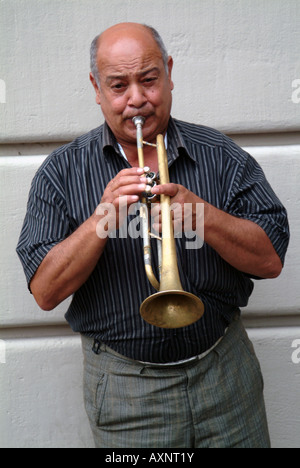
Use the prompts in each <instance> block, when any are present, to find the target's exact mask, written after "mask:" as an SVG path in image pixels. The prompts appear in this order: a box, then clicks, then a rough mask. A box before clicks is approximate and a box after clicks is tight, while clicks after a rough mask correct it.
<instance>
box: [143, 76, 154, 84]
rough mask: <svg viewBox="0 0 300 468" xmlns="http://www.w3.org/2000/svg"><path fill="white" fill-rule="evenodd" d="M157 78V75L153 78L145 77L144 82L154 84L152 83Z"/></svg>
mask: <svg viewBox="0 0 300 468" xmlns="http://www.w3.org/2000/svg"><path fill="white" fill-rule="evenodd" d="M156 80H157V78H155V77H152V78H145V80H144V83H146V84H152V83H154V81H156Z"/></svg>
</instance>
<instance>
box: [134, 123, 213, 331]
mask: <svg viewBox="0 0 300 468" xmlns="http://www.w3.org/2000/svg"><path fill="white" fill-rule="evenodd" d="M132 120H133V123H134V125H135V127H136V131H137V133H136V139H137V151H138V159H139V166H140V167H141V168H144V154H143V145H144V144H148V145H149V144H150V143H147V142H145V141H143V134H142V126H143V124H144V122H145V119H144V117H141V116H137V117H134V118H133V119H132ZM153 146H156V150H157V159H158V171H159V179H160V183H161V184H167V183H169V182H170V179H169V170H168V158H167V152H166V148H165V144H164V137H163V135H157V137H156V145H153ZM146 175H147V174H146ZM150 203H151V196H149V194H147V193H146V194H144V195H143V198H142V200H141V207H140V219H141V229H142V236H143V243H144V244H143V248H144V263H145V271H146V275H147V278H148V280H149V281H150V283H151V284H152V286H153V287H154V288H155V289H156V290H157V291H158V292H157V293H155V294H152V295H151V296H149V297H147V298H146V299H145V300H144V302H143V303H142V304H141V306H140V314H141V316H142V318H143V319H144V320H145V321H146V322H148V323H150V324H151V325H154V326H156V327H159V328H181V327H186V326H188V325H191V324H192V323H195V322H196V321H198V320H199V319H200V318H201V317H202V315H203V314H204V305H203V302H202V301H201V299H200V298H199V297H197V296H195V295H194V294H191V293H189V292H186V291H184V290H183V287H182V285H181V282H180V276H179V271H178V264H177V254H176V244H175V238H174V230H173V222H172V219H171V213H170V197H169V196H167V195H161V196H160V206H161V219H162V221H161V224H162V234H161V238H159V237H158V236H156V235H154V234H152V233H151V232H150V228H149V225H150V221H149V209H148V206H149V204H150ZM151 237H156V238H157V239H158V256H159V259H158V260H159V271H160V282H159V281H158V280H157V279H156V277H155V275H154V273H153V269H152V264H151V242H150V240H151Z"/></svg>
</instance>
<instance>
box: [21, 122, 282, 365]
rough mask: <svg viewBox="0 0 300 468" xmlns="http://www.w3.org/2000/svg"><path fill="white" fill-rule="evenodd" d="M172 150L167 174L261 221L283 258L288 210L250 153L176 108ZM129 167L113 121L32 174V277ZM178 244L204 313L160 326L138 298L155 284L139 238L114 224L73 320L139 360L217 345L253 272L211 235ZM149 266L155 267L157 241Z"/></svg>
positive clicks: (25, 239)
mask: <svg viewBox="0 0 300 468" xmlns="http://www.w3.org/2000/svg"><path fill="white" fill-rule="evenodd" d="M167 152H168V163H169V171H170V180H171V182H174V183H178V184H181V185H183V186H185V187H187V188H188V189H189V190H191V191H192V192H194V193H195V194H196V195H198V196H199V197H200V198H202V199H204V200H206V201H207V202H209V203H211V204H212V205H214V206H215V207H217V208H219V209H221V210H223V211H225V212H227V213H230V214H231V215H233V216H236V217H239V218H244V219H248V220H251V221H253V222H255V223H257V224H258V225H259V226H261V227H262V228H263V229H264V231H265V232H266V233H267V235H268V236H269V238H270V240H271V242H272V244H273V246H274V248H275V250H276V252H277V253H278V255H279V257H280V258H281V260H282V262H284V257H285V253H286V250H287V246H288V240H289V228H288V221H287V214H286V211H285V208H284V207H283V206H282V204H281V202H280V201H279V200H278V198H277V196H276V195H275V193H274V192H273V190H272V188H271V187H270V185H269V183H268V182H267V180H266V178H265V175H264V173H263V171H262V169H261V168H260V166H259V165H258V163H257V162H256V161H255V160H254V159H253V158H252V157H251V156H250V155H249V154H247V153H246V152H245V151H243V150H242V149H241V148H239V147H238V146H237V145H236V144H235V143H234V142H233V141H232V140H231V139H229V138H228V137H226V136H225V135H223V134H221V133H220V132H218V131H216V130H214V129H211V128H207V127H203V126H199V125H194V124H189V123H186V122H182V121H178V120H175V119H172V118H171V119H170V122H169V127H168V150H167ZM126 167H129V163H128V162H127V161H126V160H125V159H124V157H123V156H122V154H121V153H120V148H119V147H118V144H117V142H116V140H115V138H114V136H113V134H112V132H111V131H110V129H109V127H108V126H107V124H104V125H102V126H100V127H99V128H96V129H94V130H92V131H91V132H89V133H88V134H86V135H83V136H81V137H79V138H77V139H76V140H75V141H73V142H72V143H70V144H68V145H65V146H63V147H61V148H59V149H57V150H56V151H54V152H53V153H52V154H51V155H50V156H49V157H48V158H47V159H46V160H45V162H44V163H43V164H42V166H41V167H40V169H39V170H38V172H37V174H36V176H35V177H34V179H33V182H32V186H31V190H30V194H29V201H28V207H27V213H26V217H25V220H24V225H23V229H22V232H21V235H20V239H19V243H18V247H17V253H18V255H19V257H20V260H21V262H22V264H23V267H24V271H25V275H26V278H27V282H28V284H29V285H30V281H31V278H32V277H33V275H34V273H35V272H36V270H37V268H38V267H39V265H40V263H41V262H42V260H43V258H44V257H45V256H46V255H47V253H48V252H49V251H50V249H52V247H54V246H55V245H56V244H58V243H59V242H61V241H62V240H63V239H65V238H66V237H67V236H69V235H70V234H71V233H72V232H74V231H75V230H76V229H77V228H78V227H79V226H80V225H81V224H82V223H83V222H84V221H85V220H86V219H87V218H88V217H90V216H91V215H92V214H93V213H94V211H95V209H96V207H97V206H98V204H99V202H100V200H101V196H102V194H103V192H104V190H105V188H106V185H107V183H108V182H109V181H110V180H111V179H112V178H114V177H115V176H116V175H117V174H118V172H119V171H121V170H122V169H124V168H126ZM132 216H133V215H132ZM132 216H129V217H128V219H127V222H128V223H130V222H131V221H132V219H131V218H132ZM135 216H136V215H135ZM176 247H177V254H178V255H177V256H178V266H179V271H180V278H181V282H182V286H183V288H184V290H186V291H189V292H191V293H193V294H195V295H197V296H199V297H200V298H201V299H202V301H203V303H204V306H205V313H204V315H203V317H202V318H201V319H200V320H199V321H198V322H196V323H195V324H193V325H190V326H188V327H184V328H179V329H161V328H157V327H154V326H152V325H149V324H148V323H146V322H145V321H144V320H143V319H142V318H141V316H140V314H139V307H140V304H141V303H142V302H143V301H144V299H145V298H146V297H148V296H149V295H151V294H153V293H154V292H155V291H154V289H153V288H152V286H151V285H150V283H149V282H148V280H147V277H146V275H145V269H144V260H143V248H142V239H141V237H140V236H139V237H137V236H134V237H129V236H127V237H126V236H121V235H120V234H119V233H118V234H117V235H116V236H115V237H114V238H110V239H109V240H108V242H107V244H106V247H105V250H104V252H103V254H102V256H101V258H100V260H99V262H98V264H97V266H96V268H95V270H94V271H93V273H92V274H91V276H90V277H89V279H88V280H87V281H86V283H85V284H83V286H81V288H80V289H79V290H78V291H77V292H76V293H75V294H74V295H73V298H72V302H71V304H70V307H69V309H68V311H67V313H66V320H67V321H68V323H69V324H70V326H71V328H72V329H73V330H74V331H76V332H80V333H82V334H85V335H87V336H89V337H92V338H95V339H97V340H99V341H101V342H103V343H105V344H106V345H108V346H109V347H111V348H112V349H113V350H115V351H116V352H118V353H120V354H122V355H124V356H127V357H129V358H132V359H136V360H140V361H147V362H157V363H166V362H174V361H179V360H182V359H187V358H189V357H191V356H195V355H197V354H201V353H203V352H205V351H206V350H207V349H209V348H211V347H212V346H213V345H214V343H215V342H216V341H217V340H218V339H219V338H220V337H221V336H222V335H223V333H224V330H225V328H226V327H227V326H228V324H229V323H230V322H231V320H232V318H233V316H234V313H235V311H236V309H237V308H239V307H244V306H246V305H247V303H248V299H249V297H250V295H251V293H252V290H253V282H252V280H251V278H250V277H249V275H247V274H244V273H242V272H240V271H238V270H236V269H235V268H233V267H232V266H230V265H229V264H228V263H227V262H226V261H224V260H223V259H222V258H221V257H220V256H219V255H218V253H217V252H216V251H215V250H214V249H213V248H211V247H210V246H209V245H208V244H206V243H205V242H204V245H203V247H202V248H198V249H187V248H186V239H185V237H184V236H182V237H181V238H178V239H176ZM153 268H154V271H156V272H157V247H156V242H155V241H153Z"/></svg>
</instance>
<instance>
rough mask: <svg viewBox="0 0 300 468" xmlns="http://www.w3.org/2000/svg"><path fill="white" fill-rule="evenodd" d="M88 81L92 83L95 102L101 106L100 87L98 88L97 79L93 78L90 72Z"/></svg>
mask: <svg viewBox="0 0 300 468" xmlns="http://www.w3.org/2000/svg"><path fill="white" fill-rule="evenodd" d="M90 81H91V83H92V85H93V87H94V90H95V93H96V103H97V104H99V106H101V98H100V89H99V86H98V84H97V81H96V79H95V78H94V75H93V74H92V73H90Z"/></svg>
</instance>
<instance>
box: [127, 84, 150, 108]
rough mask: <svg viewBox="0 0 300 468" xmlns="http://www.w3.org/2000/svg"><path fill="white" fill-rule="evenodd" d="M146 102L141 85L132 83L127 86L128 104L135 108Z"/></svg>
mask: <svg viewBox="0 0 300 468" xmlns="http://www.w3.org/2000/svg"><path fill="white" fill-rule="evenodd" d="M146 102H147V98H146V96H145V94H144V90H143V87H142V86H140V85H138V84H133V85H131V86H130V88H129V98H128V105H129V106H132V107H136V108H140V107H142V106H143V105H144V104H145V103H146Z"/></svg>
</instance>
